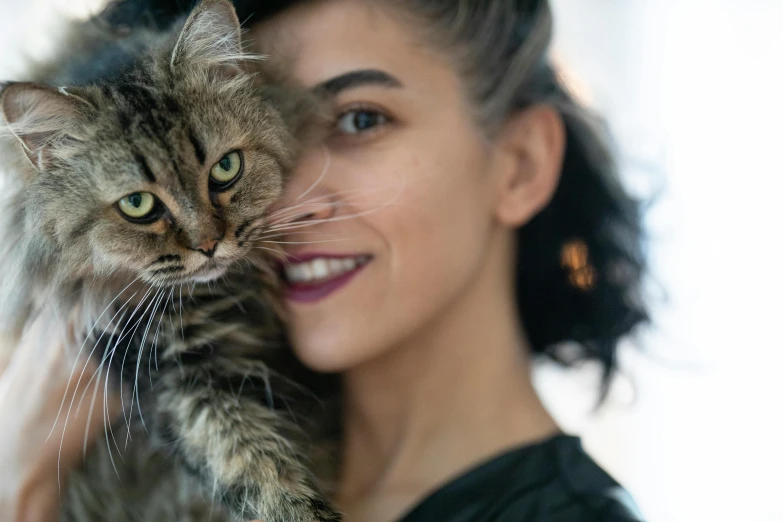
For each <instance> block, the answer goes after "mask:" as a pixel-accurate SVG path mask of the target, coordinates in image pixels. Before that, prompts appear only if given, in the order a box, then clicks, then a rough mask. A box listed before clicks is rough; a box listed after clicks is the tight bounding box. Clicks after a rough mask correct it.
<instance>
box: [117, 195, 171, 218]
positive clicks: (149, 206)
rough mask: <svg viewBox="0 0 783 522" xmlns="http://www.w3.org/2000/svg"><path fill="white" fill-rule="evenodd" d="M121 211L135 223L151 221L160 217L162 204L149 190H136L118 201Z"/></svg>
mask: <svg viewBox="0 0 783 522" xmlns="http://www.w3.org/2000/svg"><path fill="white" fill-rule="evenodd" d="M117 208H118V209H119V210H120V213H122V215H123V216H124V217H125V218H126V219H128V220H129V221H132V222H134V223H150V222H152V221H155V220H156V219H157V218H158V217H160V210H161V208H162V206H161V205H160V204H159V203H158V200H157V198H155V196H153V195H152V194H150V193H149V192H134V193H133V194H128V195H127V196H125V197H124V198H122V199H121V200H119V201H118V202H117Z"/></svg>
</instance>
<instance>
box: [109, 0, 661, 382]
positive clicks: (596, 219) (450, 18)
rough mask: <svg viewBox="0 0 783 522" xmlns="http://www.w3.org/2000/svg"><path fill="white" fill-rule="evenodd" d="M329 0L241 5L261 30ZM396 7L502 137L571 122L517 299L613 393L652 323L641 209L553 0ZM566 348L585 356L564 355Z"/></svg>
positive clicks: (151, 15)
mask: <svg viewBox="0 0 783 522" xmlns="http://www.w3.org/2000/svg"><path fill="white" fill-rule="evenodd" d="M306 1H317V0H288V1H284V0H277V1H275V0H235V1H234V4H235V6H236V8H237V12H238V15H239V18H240V19H241V20H243V21H244V22H245V24H246V25H250V24H252V23H254V22H256V21H260V20H262V19H264V18H267V17H269V16H272V15H274V14H276V13H277V12H279V11H282V10H284V9H287V8H289V7H291V6H292V5H294V4H299V3H302V2H306ZM375 3H377V4H379V5H382V6H388V7H390V8H393V11H392V12H393V13H395V14H397V15H398V16H403V17H405V19H406V20H407V21H408V22H409V23H412V24H413V25H414V26H416V27H417V28H419V29H420V30H421V31H423V33H422V34H424V35H425V37H426V39H427V40H428V41H429V42H430V43H431V44H432V45H434V46H435V47H436V48H438V49H440V50H441V51H443V52H444V53H445V54H446V55H448V56H449V57H450V58H451V59H452V61H453V63H454V65H455V67H456V68H457V70H458V71H459V72H460V73H461V75H462V77H463V79H464V82H465V86H466V91H467V92H468V94H469V95H470V96H471V97H472V99H473V101H474V107H475V109H476V118H477V121H478V122H479V124H480V125H481V126H482V128H483V129H484V130H485V132H486V134H487V135H488V136H489V137H491V136H492V134H493V133H494V132H496V131H497V130H498V129H499V128H500V127H501V126H502V124H503V123H504V121H505V120H506V118H508V117H509V115H511V114H513V113H515V112H516V111H520V110H523V109H525V108H526V107H529V106H531V105H534V104H542V103H545V104H549V105H551V106H553V107H554V108H556V109H557V111H558V112H559V113H560V115H561V117H562V118H563V121H564V123H565V127H566V138H567V142H566V150H565V157H564V163H563V168H562V173H561V179H560V183H559V185H558V188H557V190H556V192H555V194H554V197H553V199H552V201H551V202H550V204H549V205H548V206H547V207H546V208H545V209H544V210H543V211H541V212H540V213H539V214H538V215H537V216H536V217H535V218H533V219H532V220H531V221H530V222H529V223H527V224H526V225H525V226H523V227H521V228H520V229H519V230H518V237H517V252H516V255H517V275H516V295H517V303H518V306H519V309H520V312H521V315H522V321H523V324H524V326H525V329H526V332H527V335H528V339H529V341H530V343H531V345H532V349H533V351H534V352H536V353H539V354H544V355H547V356H549V357H551V358H552V359H554V360H556V361H558V362H560V363H563V364H566V365H571V364H574V363H576V362H579V361H584V360H595V361H598V362H599V363H600V364H601V365H602V367H603V370H604V373H603V375H604V379H603V386H602V392H603V393H602V396H603V394H604V393H605V392H606V389H607V386H608V383H609V381H610V377H611V375H612V374H613V372H614V370H615V369H616V352H617V346H618V343H619V341H620V340H621V338H623V337H624V336H625V335H626V334H628V333H630V332H631V331H632V330H633V329H634V327H635V326H637V325H639V324H641V323H645V322H647V321H648V320H649V317H648V312H647V307H646V304H645V302H644V300H643V298H642V290H641V287H642V278H643V276H644V274H645V271H646V270H645V269H646V260H645V250H644V242H643V230H642V216H641V211H640V205H639V203H638V202H637V201H635V200H634V199H632V198H631V197H630V196H629V195H628V193H627V192H626V191H625V190H624V188H623V187H622V185H621V183H620V179H619V175H618V167H617V164H616V163H615V159H614V157H613V154H612V152H611V150H610V146H609V135H608V133H607V132H606V129H605V127H604V125H603V124H602V122H601V120H600V119H598V118H597V117H596V115H594V114H592V113H590V112H589V111H588V110H587V109H586V108H585V107H583V106H582V105H580V104H579V103H578V102H577V101H576V100H575V99H574V97H573V96H572V95H571V94H570V93H569V92H568V90H567V88H566V87H565V85H564V83H563V81H562V78H561V77H559V75H558V73H557V70H556V69H555V67H554V66H553V64H552V62H551V61H550V56H549V48H550V44H551V40H552V14H551V10H550V7H549V2H548V1H547V0H375ZM191 5H192V3H191V2H187V1H183V0H170V1H161V0H120V1H119V2H117V3H114V4H111V5H110V6H109V7H108V8H107V10H106V11H105V12H104V16H105V18H106V19H107V20H108V21H109V22H110V23H112V24H114V25H129V26H135V25H154V26H157V27H166V26H167V25H168V24H169V23H171V22H173V21H174V20H175V19H176V18H177V17H178V16H180V15H181V14H183V13H184V12H186V11H187V10H188V8H189V7H190V6H191ZM564 346H570V347H574V346H575V347H577V348H578V349H577V350H573V349H571V350H563V349H562V348H563V347H564Z"/></svg>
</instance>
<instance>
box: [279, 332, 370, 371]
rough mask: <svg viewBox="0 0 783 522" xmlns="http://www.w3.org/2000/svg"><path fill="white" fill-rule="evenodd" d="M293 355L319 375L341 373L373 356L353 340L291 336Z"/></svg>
mask: <svg viewBox="0 0 783 522" xmlns="http://www.w3.org/2000/svg"><path fill="white" fill-rule="evenodd" d="M292 340H293V347H294V353H296V356H297V357H298V358H299V360H300V361H301V362H302V363H303V364H304V365H305V366H307V367H308V368H310V369H311V370H313V371H316V372H319V373H341V372H344V371H346V370H349V369H351V368H353V367H356V366H357V365H359V364H361V363H362V362H364V361H366V360H368V359H370V358H371V357H372V356H373V353H372V352H373V351H372V350H368V349H367V346H366V345H363V344H361V343H358V342H356V340H355V339H346V338H343V337H330V336H328V335H323V336H318V335H308V336H307V337H305V338H302V337H299V336H296V335H293V337H292Z"/></svg>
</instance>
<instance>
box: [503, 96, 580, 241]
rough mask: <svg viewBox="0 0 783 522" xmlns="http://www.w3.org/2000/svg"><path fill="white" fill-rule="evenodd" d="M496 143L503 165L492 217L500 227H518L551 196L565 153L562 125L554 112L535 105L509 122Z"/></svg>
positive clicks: (561, 121) (561, 120) (563, 128)
mask: <svg viewBox="0 0 783 522" xmlns="http://www.w3.org/2000/svg"><path fill="white" fill-rule="evenodd" d="M496 143H497V145H498V147H499V148H500V149H499V152H500V154H501V155H502V157H503V161H502V163H501V166H500V169H499V172H498V177H497V190H498V192H497V201H496V208H495V216H496V218H497V219H498V220H499V221H500V222H501V223H502V224H504V225H507V226H511V227H519V226H522V225H524V224H525V223H527V222H528V221H530V220H531V219H532V218H533V217H534V216H535V215H536V214H538V212H540V211H541V210H542V209H543V208H544V207H546V205H547V204H548V203H549V202H550V201H551V200H552V197H553V196H554V193H555V189H556V188H557V185H558V182H559V181H560V171H561V169H562V166H563V155H564V153H565V145H566V132H565V124H564V123H563V119H562V117H561V116H560V114H559V113H558V112H557V111H556V110H555V109H554V108H552V107H550V106H548V105H535V106H533V107H530V108H528V109H525V110H523V111H521V112H519V113H517V114H515V115H514V116H512V117H511V118H509V119H508V121H507V122H506V123H505V125H504V126H503V128H502V129H501V131H500V134H499V135H498V137H497V141H496Z"/></svg>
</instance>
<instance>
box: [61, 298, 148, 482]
mask: <svg viewBox="0 0 783 522" xmlns="http://www.w3.org/2000/svg"><path fill="white" fill-rule="evenodd" d="M131 284H133V283H130V284H129V285H128V286H126V287H125V289H127V288H128V287H129V286H130V285H131ZM125 289H123V290H122V291H121V292H120V293H119V294H117V297H115V298H114V299H113V300H112V303H113V302H114V301H116V299H117V298H118V297H119V296H120V295H121V294H122V293H123V292H124V291H125ZM136 293H138V290H137V291H136ZM136 293H134V294H133V295H136ZM128 302H129V300H128V301H126V302H125V303H124V304H123V305H122V306H121V307H120V309H119V310H117V312H116V313H115V314H114V315H113V316H112V317H111V319H110V320H109V324H108V325H107V327H105V328H104V329H103V332H101V335H100V336H99V337H98V339H97V340H96V341H95V344H94V345H93V348H92V350H90V353H89V355H88V356H87V357H86V358H85V360H84V364H83V365H82V370H81V372H80V373H79V377H78V379H77V381H76V384H75V385H74V395H73V397H71V402H70V403H69V404H68V411H67V412H66V414H65V420H64V421H63V434H62V436H61V437H60V446H59V448H58V450H57V470H58V479H57V486H58V489H59V488H60V487H61V484H60V478H59V471H60V464H61V459H62V450H63V444H64V442H65V433H66V428H67V427H68V421H69V419H70V417H71V411H72V410H73V405H74V401H75V400H76V392H77V390H78V389H79V385H80V384H81V381H82V378H83V377H84V373H85V372H86V371H87V366H88V365H89V361H90V359H91V358H92V355H93V353H94V352H95V350H96V348H97V347H98V344H99V343H100V341H101V339H102V338H103V336H104V335H105V334H106V330H107V329H108V327H109V326H111V324H112V323H113V321H114V319H115V318H116V317H117V315H118V314H119V313H120V312H122V310H123V308H125V306H126V305H127V304H128ZM110 306H111V303H110V304H109V305H107V306H106V308H104V310H103V312H101V314H100V316H99V317H98V319H96V320H95V323H94V324H93V327H92V329H91V330H90V334H91V333H92V331H93V330H94V329H95V327H96V326H97V324H98V321H100V317H102V316H103V314H104V313H106V310H108V309H109V307H110ZM88 339H89V334H88V336H87V337H86V338H85V340H84V342H83V343H82V345H81V347H80V348H79V351H78V352H77V358H76V362H74V367H73V368H72V369H71V373H70V377H69V379H68V384H67V385H66V391H65V392H64V394H63V402H62V403H61V405H60V412H61V411H62V408H63V405H64V404H65V399H66V397H67V393H68V389H69V388H70V383H71V380H72V379H73V375H74V373H75V369H76V364H78V361H79V357H80V356H81V352H82V349H83V348H84V346H85V345H86V344H87V340H88ZM91 381H92V379H90V382H91ZM86 387H87V389H89V382H88V383H87V385H86ZM85 392H86V389H85ZM85 392H82V398H83V397H84V393H85ZM81 402H82V400H81V399H80V400H79V403H78V404H77V413H78V410H79V408H80V407H81ZM60 412H58V415H57V418H56V419H55V422H54V426H53V427H52V431H50V432H49V435H48V436H47V440H48V439H49V437H51V435H52V433H53V431H54V429H55V428H56V426H57V422H58V419H59V416H60ZM91 417H92V410H90V412H89V414H88V424H87V425H88V426H89V419H90V418H91ZM86 435H87V434H86V433H85V436H86Z"/></svg>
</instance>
